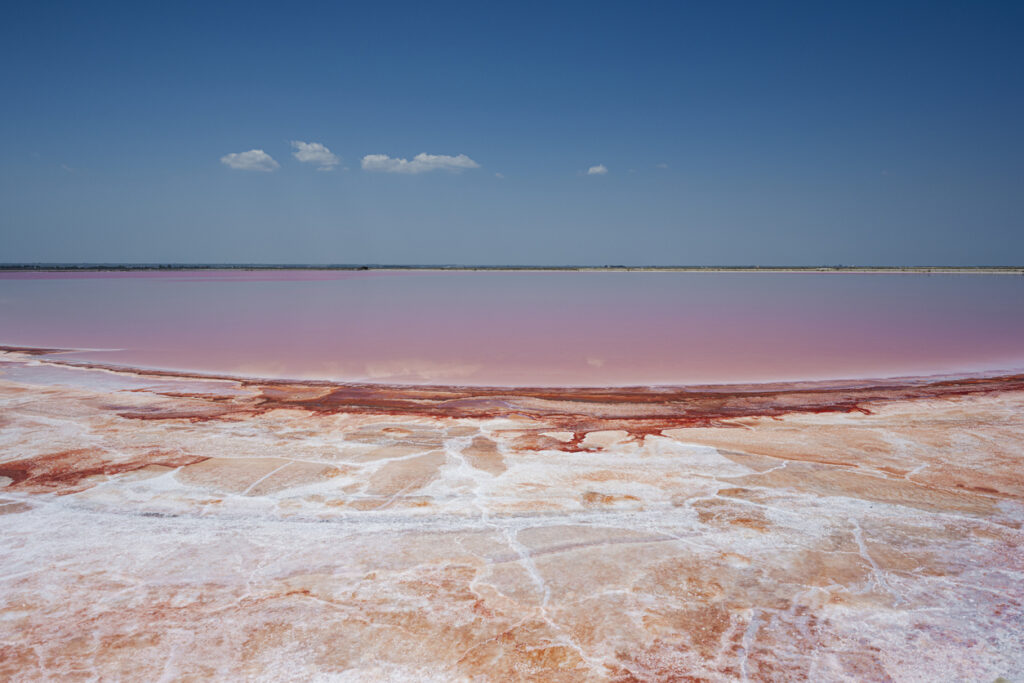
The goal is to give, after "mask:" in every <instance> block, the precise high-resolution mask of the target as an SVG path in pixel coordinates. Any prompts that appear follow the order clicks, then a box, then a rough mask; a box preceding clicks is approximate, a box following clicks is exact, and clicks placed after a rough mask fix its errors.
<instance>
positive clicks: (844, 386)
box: [0, 347, 1024, 449]
mask: <svg viewBox="0 0 1024 683" xmlns="http://www.w3.org/2000/svg"><path fill="white" fill-rule="evenodd" d="M0 350H8V351H14V352H18V353H32V354H33V355H45V354H46V353H47V351H46V350H38V349H22V348H8V347H0ZM51 362H54V363H57V364H69V365H75V366H78V367H94V368H103V369H107V370H113V371H117V372H125V373H130V374H133V375H140V376H144V377H146V376H149V377H173V378H202V379H219V380H229V381H232V382H237V384H238V385H240V386H243V387H246V388H249V389H252V390H254V391H255V397H252V398H239V397H231V399H230V400H228V398H227V397H224V396H218V395H216V394H214V393H188V394H181V393H173V394H172V393H168V394H166V395H168V396H177V397H182V398H185V397H188V398H189V399H191V400H189V401H187V402H183V404H182V405H177V406H174V407H173V408H172V407H170V406H169V407H168V408H167V409H166V410H164V409H155V410H149V411H145V412H122V413H120V414H121V415H122V416H123V417H129V418H135V419H145V420H166V419H187V420H193V421H205V420H216V419H230V418H231V417H232V416H242V415H250V416H251V415H258V414H261V413H265V412H268V411H271V410H277V409H293V410H295V409H298V410H305V411H309V412H311V413H317V414H337V413H355V414H377V415H394V416H410V417H415V416H423V417H433V418H471V419H489V418H497V417H516V416H518V417H523V418H529V419H532V420H536V421H538V422H541V423H543V424H545V425H547V426H548V428H550V429H562V430H567V431H572V432H575V433H576V434H577V439H578V438H579V435H580V433H582V432H588V431H594V430H605V429H616V430H625V431H627V432H629V434H630V435H631V436H634V437H641V436H643V435H646V434H657V433H660V432H661V431H662V430H665V429H676V428H685V427H709V426H734V425H732V424H730V422H731V421H734V420H739V419H742V418H754V417H780V416H782V415H785V414H788V413H845V412H853V411H860V412H864V413H870V407H871V405H872V404H876V403H881V402H888V401H901V400H912V399H941V398H952V397H956V396H965V395H970V394H989V393H994V392H1004V391H1021V390H1024V375H1021V374H1015V375H1004V376H997V377H968V378H959V379H927V378H925V379H892V380H879V381H873V382H872V381H835V382H828V383H825V382H793V383H776V384H760V385H756V384H755V385H720V386H695V387H685V388H681V387H621V388H529V387H524V388H505V387H457V386H396V385H379V384H332V383H330V382H321V381H303V382H288V381H275V380H247V379H239V378H237V377H229V376H211V375H194V374H191V375H190V374H186V373H175V372H169V371H148V370H136V369H126V368H119V367H114V366H104V365H99V364H85V363H78V362H73V363H67V362H65V361H55V360H53V361H51ZM196 399H198V400H199V401H200V402H201V404H200V405H197V404H196ZM735 426H738V425H735ZM554 443H556V444H558V443H559V442H554ZM559 447H560V448H562V449H566V448H572V447H573V444H572V443H570V444H560V445H559Z"/></svg>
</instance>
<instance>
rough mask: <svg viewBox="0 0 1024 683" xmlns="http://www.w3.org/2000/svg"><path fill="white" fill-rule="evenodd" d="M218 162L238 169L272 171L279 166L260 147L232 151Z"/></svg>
mask: <svg viewBox="0 0 1024 683" xmlns="http://www.w3.org/2000/svg"><path fill="white" fill-rule="evenodd" d="M220 163H222V164H224V165H225V166H230V167H231V168H234V169H236V170H239V171H266V172H269V171H273V170H274V169H275V168H277V167H278V166H279V164H278V163H277V162H276V161H274V158H273V157H272V156H270V155H269V154H267V153H266V152H264V151H263V150H262V149H250V150H249V151H248V152H232V153H231V154H225V155H224V156H222V157H221V158H220Z"/></svg>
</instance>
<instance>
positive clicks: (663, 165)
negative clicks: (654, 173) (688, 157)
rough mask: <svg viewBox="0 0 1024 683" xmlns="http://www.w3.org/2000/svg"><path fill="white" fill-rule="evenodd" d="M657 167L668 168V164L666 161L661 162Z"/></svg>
mask: <svg viewBox="0 0 1024 683" xmlns="http://www.w3.org/2000/svg"><path fill="white" fill-rule="evenodd" d="M655 166H657V167H658V168H668V164H666V163H665V162H664V161H663V162H661V163H660V164H655Z"/></svg>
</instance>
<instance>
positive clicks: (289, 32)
mask: <svg viewBox="0 0 1024 683" xmlns="http://www.w3.org/2000/svg"><path fill="white" fill-rule="evenodd" d="M0 100H2V106H0V123H2V125H0V262H13V261H33V262H38V261H49V262H55V261H78V262H90V261H91V262H96V261H124V262H278V263H279V262H303V263H363V262H369V263H465V264H469V263H479V264H504V263H519V264H527V263H530V264H584V263H587V264H630V265H637V264H662V265H667V264H739V265H744V264H760V265H780V264H840V263H842V264H860V265H868V264H877V265H899V264H949V265H979V264H988V265H999V264H1003V265H1005V264H1021V263H1024V218H1022V217H1024V125H1022V121H1024V3H1021V2H1006V3H999V2H977V3H974V2H955V3H945V2H927V3H926V2H921V3H905V2H904V3H901V2H879V3H872V2H848V3H830V2H829V3H822V2H807V3H788V2H773V3H766V2H753V3H738V2H715V3H711V2H707V3H703V2H702V3H675V2H672V3H596V2H582V3H524V2H517V3H514V4H513V3H508V4H497V3H469V2H466V3H440V2H429V3H427V2H415V3H389V2H377V3H361V4H356V3H300V4H297V5H286V4H284V3H281V4H263V3H255V2H244V3H229V2H218V3H182V2H174V3H159V4H157V3H134V2H133V3H102V2H91V3H78V2H75V3H70V2H69V3H52V2H31V3H30V2H23V3H18V4H14V3H8V4H7V6H6V8H5V11H4V19H3V22H2V24H0ZM292 141H304V142H316V143H320V144H322V145H325V146H326V147H327V148H329V149H330V151H331V153H333V154H334V155H336V156H337V157H338V158H339V159H340V161H339V163H338V164H337V165H336V166H334V167H333V170H328V171H324V170H319V166H318V165H317V164H314V163H309V162H306V163H303V162H301V161H299V160H298V159H296V158H295V157H294V156H293V151H294V149H293V146H292V144H291V143H292ZM253 149H260V150H263V151H264V152H265V153H266V154H268V155H269V156H270V157H272V158H273V159H274V160H275V161H276V163H277V164H278V167H277V168H276V169H275V170H273V171H269V172H261V171H253V170H238V169H235V168H231V167H230V166H229V165H227V164H225V163H222V161H221V160H222V157H225V155H228V154H232V153H243V152H246V151H248V150H253ZM420 153H427V154H432V155H447V156H452V157H454V156H456V155H466V156H468V157H469V158H470V159H472V161H473V162H475V164H477V165H478V167H477V168H464V169H462V170H447V169H445V168H434V169H433V170H431V169H430V168H426V170H424V168H425V167H424V165H419V166H417V165H415V164H414V165H413V170H423V172H420V173H396V172H388V171H386V170H367V169H364V168H362V161H363V158H364V157H365V156H366V155H388V156H389V157H391V158H405V159H409V160H410V161H411V160H412V159H413V158H414V157H415V155H417V154H420ZM443 161H444V160H441V162H442V163H440V164H438V163H435V164H434V165H435V166H437V165H441V166H443V165H444V164H443ZM463 165H466V164H465V163H464V164H463ZM427 166H429V165H427ZM596 166H603V167H604V168H606V169H607V173H603V174H598V173H594V174H588V172H587V171H588V169H590V168H591V167H596ZM406 170H409V167H406Z"/></svg>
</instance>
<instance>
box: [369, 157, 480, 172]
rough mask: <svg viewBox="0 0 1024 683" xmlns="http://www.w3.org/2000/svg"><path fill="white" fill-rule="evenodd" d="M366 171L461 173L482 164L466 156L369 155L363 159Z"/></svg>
mask: <svg viewBox="0 0 1024 683" xmlns="http://www.w3.org/2000/svg"><path fill="white" fill-rule="evenodd" d="M362 165H363V170H364V171H384V172H385V173H426V172H427V171H453V172H456V173H458V172H460V171H464V170H466V169H467V168H480V164H478V163H476V162H475V161H473V160H472V159H470V158H469V157H468V156H466V155H465V154H459V155H458V156H454V157H453V156H448V155H447V154H417V155H416V156H414V157H413V158H412V161H409V160H408V159H398V158H394V157H389V156H388V155H387V154H367V155H366V156H364V157H363V162H362Z"/></svg>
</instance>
